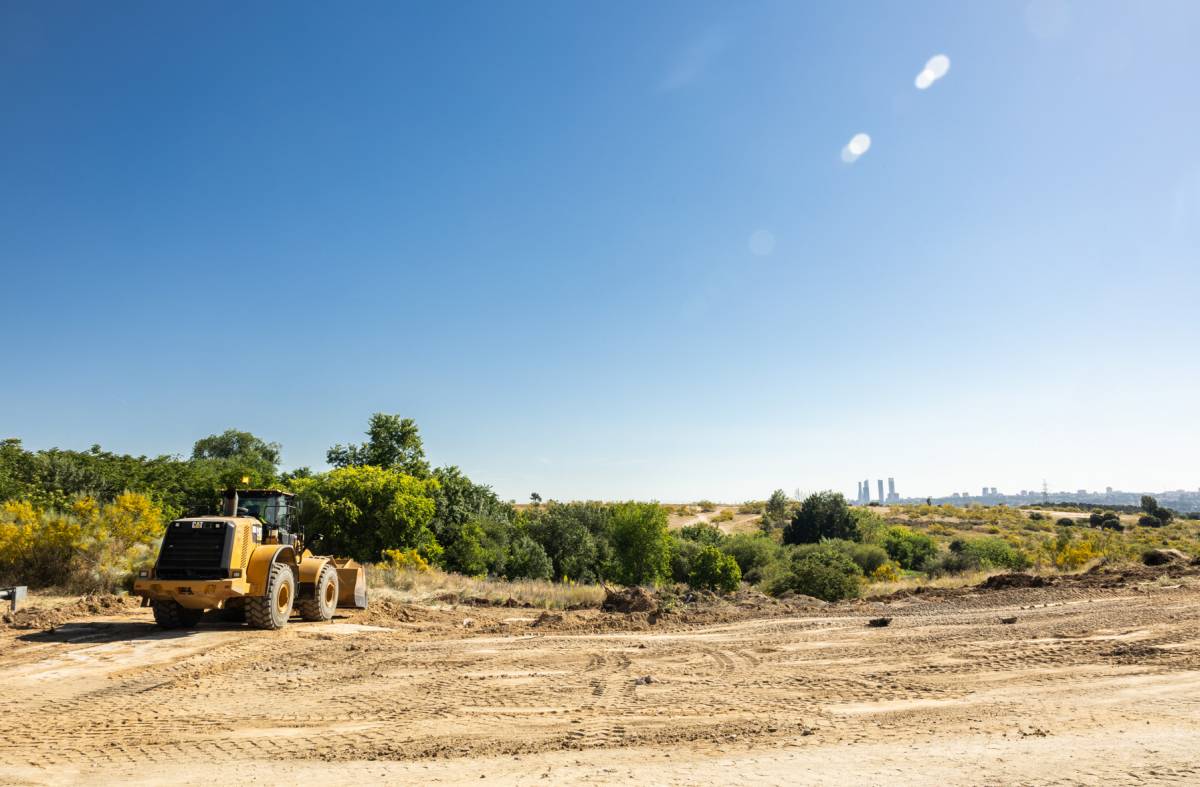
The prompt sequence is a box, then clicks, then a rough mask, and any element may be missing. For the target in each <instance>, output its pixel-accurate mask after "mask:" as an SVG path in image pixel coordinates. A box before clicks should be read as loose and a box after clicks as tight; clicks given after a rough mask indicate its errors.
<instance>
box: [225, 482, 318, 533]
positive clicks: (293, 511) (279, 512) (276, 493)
mask: <svg viewBox="0 0 1200 787" xmlns="http://www.w3.org/2000/svg"><path fill="white" fill-rule="evenodd" d="M225 509H226V515H227V516H250V517H254V518H255V519H257V520H258V521H260V522H262V525H263V527H262V542H263V543H277V544H289V545H291V544H294V543H296V541H297V540H298V539H300V538H301V536H302V535H303V533H302V532H301V531H300V508H299V505H298V504H297V502H296V496H295V495H293V494H292V493H291V492H284V491H282V490H279V489H239V490H236V491H235V490H232V489H231V490H229V491H228V492H226V493H225ZM230 509H235V510H233V511H231V510H230Z"/></svg>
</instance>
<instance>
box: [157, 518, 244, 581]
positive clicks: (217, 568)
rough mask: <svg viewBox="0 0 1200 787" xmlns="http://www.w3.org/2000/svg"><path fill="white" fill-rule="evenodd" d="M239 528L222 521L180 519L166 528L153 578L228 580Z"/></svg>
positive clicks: (230, 522)
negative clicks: (231, 557) (235, 538)
mask: <svg viewBox="0 0 1200 787" xmlns="http://www.w3.org/2000/svg"><path fill="white" fill-rule="evenodd" d="M236 532H237V526H236V524H235V523H234V522H233V521H228V520H223V519H177V520H175V521H174V522H172V523H171V524H169V525H168V526H167V532H166V535H165V536H163V542H162V547H161V548H160V549H159V551H158V562H157V563H156V564H155V566H154V576H155V577H156V578H158V579H225V578H227V577H228V576H229V561H230V556H231V555H232V552H233V546H234V535H235V533H236Z"/></svg>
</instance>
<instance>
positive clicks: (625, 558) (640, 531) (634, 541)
mask: <svg viewBox="0 0 1200 787" xmlns="http://www.w3.org/2000/svg"><path fill="white" fill-rule="evenodd" d="M611 532H612V548H613V573H614V576H615V578H616V579H617V581H618V582H620V583H621V584H623V585H657V584H659V583H661V582H663V581H664V580H666V579H667V578H668V577H670V575H671V538H670V534H669V533H668V532H667V514H666V512H665V511H664V510H663V508H662V506H660V505H658V504H657V503H634V502H630V503H619V504H617V505H615V506H613V512H612V531H611Z"/></svg>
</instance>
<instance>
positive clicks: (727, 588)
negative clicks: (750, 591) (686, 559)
mask: <svg viewBox="0 0 1200 787" xmlns="http://www.w3.org/2000/svg"><path fill="white" fill-rule="evenodd" d="M741 581H742V570H741V569H740V568H739V567H738V564H737V561H736V560H734V559H733V557H731V556H730V555H726V554H725V553H724V552H722V551H721V550H719V549H717V548H716V547H711V546H706V547H701V548H700V553H699V554H698V555H697V556H696V558H695V559H694V560H693V561H692V570H691V572H690V573H689V575H688V579H687V582H688V584H689V585H691V586H692V587H694V588H698V589H704V590H719V591H721V592H722V593H732V592H733V591H735V590H737V588H738V585H739V584H740V583H741Z"/></svg>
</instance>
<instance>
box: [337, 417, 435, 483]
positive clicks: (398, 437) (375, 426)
mask: <svg viewBox="0 0 1200 787" xmlns="http://www.w3.org/2000/svg"><path fill="white" fill-rule="evenodd" d="M325 459H326V461H328V462H329V464H331V465H333V466H334V467H362V466H364V465H371V466H373V467H384V468H387V469H389V470H399V471H400V472H402V473H405V474H406V475H410V476H414V477H416V478H428V477H429V463H428V462H427V461H425V447H424V445H423V444H422V442H421V434H420V431H419V430H418V429H417V423H416V421H414V420H413V419H411V418H401V417H400V416H398V415H388V414H387V413H375V414H374V415H372V416H371V421H370V423H369V424H368V426H367V442H365V443H360V444H358V445H354V444H351V445H341V444H338V445H335V446H333V447H332V448H330V449H329V450H328V451H327V452H326V453H325Z"/></svg>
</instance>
